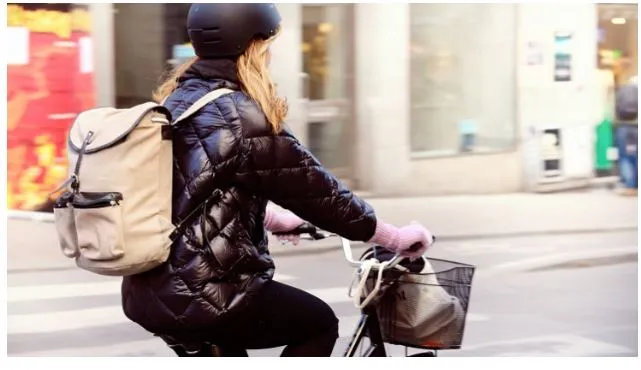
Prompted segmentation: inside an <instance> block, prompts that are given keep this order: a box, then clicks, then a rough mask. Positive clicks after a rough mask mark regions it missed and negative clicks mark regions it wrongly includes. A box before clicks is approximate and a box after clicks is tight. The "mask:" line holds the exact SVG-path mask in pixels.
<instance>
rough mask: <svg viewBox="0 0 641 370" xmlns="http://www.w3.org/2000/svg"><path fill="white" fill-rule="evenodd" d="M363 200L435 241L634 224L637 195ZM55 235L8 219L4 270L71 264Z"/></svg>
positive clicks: (328, 244)
mask: <svg viewBox="0 0 641 370" xmlns="http://www.w3.org/2000/svg"><path fill="white" fill-rule="evenodd" d="M369 202H370V204H371V205H372V206H373V207H374V209H376V212H377V215H378V216H379V217H380V218H381V219H383V220H385V221H386V222H389V223H392V224H395V225H404V224H407V223H408V222H410V221H413V220H416V221H418V222H421V223H422V224H424V225H425V226H427V227H428V228H429V229H430V230H432V231H433V232H434V234H435V235H436V236H437V238H438V239H440V240H452V239H476V238H495V237H510V236H523V235H537V234H551V233H561V234H564V233H583V232H608V231H617V230H635V229H637V214H638V213H637V198H632V197H621V196H618V195H616V194H615V193H613V192H608V191H590V192H577V193H556V194H501V195H482V196H450V197H424V198H393V199H383V198H373V199H369ZM56 238H57V237H56V235H55V231H54V226H53V224H52V223H51V222H37V221H31V220H25V219H14V218H11V219H9V220H8V240H7V242H8V269H9V271H16V270H31V269H49V268H53V269H56V268H67V267H73V266H74V264H73V261H71V260H68V259H66V258H65V257H63V256H62V253H61V252H60V250H59V249H58V244H57V239H56ZM270 245H271V250H272V254H274V255H296V254H302V253H316V252H321V251H324V250H328V249H333V248H337V247H338V246H339V243H338V242H337V240H336V239H332V240H324V241H319V242H314V243H310V244H308V243H306V242H303V243H301V245H298V246H291V245H287V246H281V245H280V244H279V243H278V242H276V241H273V242H272V243H271V244H270Z"/></svg>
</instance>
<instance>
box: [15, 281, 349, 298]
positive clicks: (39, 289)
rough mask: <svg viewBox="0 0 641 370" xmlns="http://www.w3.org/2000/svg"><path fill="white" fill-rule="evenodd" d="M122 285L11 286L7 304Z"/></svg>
mask: <svg viewBox="0 0 641 370" xmlns="http://www.w3.org/2000/svg"><path fill="white" fill-rule="evenodd" d="M274 280H278V281H281V282H285V281H292V280H296V278H295V277H293V276H290V275H281V274H276V275H275V276H274ZM120 284H121V281H120V279H117V278H114V279H113V280H108V281H104V282H92V283H72V284H52V285H26V286H10V287H8V288H7V302H9V303H11V302H23V301H34V300H41V299H55V298H73V297H92V296H100V295H109V294H120ZM346 291H347V290H346Z"/></svg>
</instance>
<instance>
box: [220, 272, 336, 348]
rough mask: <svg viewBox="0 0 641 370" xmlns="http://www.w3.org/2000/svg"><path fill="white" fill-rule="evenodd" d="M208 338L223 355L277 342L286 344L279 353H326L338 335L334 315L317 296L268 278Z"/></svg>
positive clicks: (274, 344) (279, 345) (267, 346)
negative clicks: (247, 303) (245, 305)
mask: <svg viewBox="0 0 641 370" xmlns="http://www.w3.org/2000/svg"><path fill="white" fill-rule="evenodd" d="M212 339H213V341H214V342H215V344H216V345H217V346H218V347H219V348H220V349H221V350H222V356H227V357H234V356H247V352H246V351H245V350H247V349H265V348H274V347H281V346H287V347H286V348H285V349H284V350H283V352H282V354H281V356H291V357H294V356H299V357H303V356H307V357H327V356H330V355H331V354H332V350H333V348H334V344H335V343H336V339H338V319H337V318H336V315H335V314H334V311H332V309H331V308H330V307H329V305H328V304H327V303H325V302H323V301H322V300H320V299H319V298H317V297H315V296H313V295H311V294H309V293H306V292H304V291H302V290H300V289H297V288H294V287H291V286H289V285H285V284H281V283H279V282H277V281H271V282H269V283H267V284H266V285H265V286H264V287H263V288H261V291H260V293H259V295H258V296H257V297H255V298H254V299H253V300H252V304H251V306H250V307H249V308H248V309H247V310H246V311H244V312H242V313H241V314H239V315H238V316H237V317H234V319H233V320H230V321H229V322H226V323H224V324H223V325H220V326H218V327H217V328H216V332H215V334H214V338H212Z"/></svg>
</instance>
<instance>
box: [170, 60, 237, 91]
mask: <svg viewBox="0 0 641 370" xmlns="http://www.w3.org/2000/svg"><path fill="white" fill-rule="evenodd" d="M192 79H197V80H203V81H215V80H224V81H227V82H231V83H232V84H234V85H239V84H240V81H239V79H238V72H237V69H236V61H235V60H233V59H198V60H197V61H196V62H195V63H194V64H192V65H191V66H190V67H189V68H188V69H187V71H185V73H183V75H182V76H181V77H180V78H179V80H178V81H179V82H185V81H188V80H192Z"/></svg>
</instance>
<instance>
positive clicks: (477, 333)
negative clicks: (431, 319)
mask: <svg viewBox="0 0 641 370" xmlns="http://www.w3.org/2000/svg"><path fill="white" fill-rule="evenodd" d="M325 242H328V241H325ZM337 242H338V241H337ZM277 247H278V248H282V247H281V246H277ZM306 247H308V248H309V247H311V246H310V244H309V243H303V244H302V245H299V246H287V248H296V249H299V248H300V249H304V248H306ZM362 251H363V248H362V246H360V247H357V248H356V249H355V255H357V256H358V255H360V253H361V252H362ZM430 255H431V256H433V257H438V258H445V259H452V260H456V261H460V262H466V263H470V264H474V265H476V266H477V267H478V269H477V274H476V277H475V281H474V287H473V289H472V299H471V307H470V313H469V316H468V321H467V330H466V336H465V340H464V343H463V350H460V351H448V352H441V353H440V354H439V355H441V356H637V355H638V351H637V348H638V343H637V332H638V326H637V322H638V321H637V319H638V314H637V312H638V307H637V302H638V298H637V292H638V287H637V281H638V278H637V270H638V267H637V231H636V230H630V231H612V232H600V233H577V234H561V235H540V236H527V237H525V236H524V237H504V238H495V239H492V238H485V239H471V240H451V241H443V242H439V243H437V244H436V245H435V246H434V248H433V250H432V251H431V252H430ZM275 258H276V263H277V273H278V276H277V279H278V280H280V281H283V282H287V283H289V284H293V285H295V286H297V287H300V288H303V289H306V290H308V291H309V292H311V293H313V294H316V295H317V296H319V297H321V298H323V299H324V300H326V301H327V302H328V303H330V304H331V306H332V307H333V309H334V310H335V312H336V314H337V316H338V317H339V319H340V322H341V325H340V335H341V338H340V339H339V341H338V343H337V345H336V349H335V353H334V355H337V356H340V355H341V353H342V351H343V349H344V348H345V346H346V344H347V342H348V340H349V335H350V334H351V331H352V329H353V327H354V326H355V324H356V321H357V319H358V312H357V310H356V309H355V308H354V307H353V305H352V303H351V301H350V298H349V297H348V296H347V286H348V284H349V282H350V281H351V274H352V270H351V269H350V267H349V266H348V265H347V264H346V263H345V261H344V258H343V255H342V251H340V250H337V249H326V250H319V251H317V252H316V253H311V254H300V255H286V254H283V255H277V256H276V257H275ZM36 259H37V258H36ZM10 262H11V261H10ZM34 263H35V264H36V265H37V261H36V262H34ZM8 285H9V288H8V315H9V316H8V338H7V342H8V354H9V356H173V352H172V351H171V350H169V349H168V348H166V347H165V346H164V344H163V342H162V341H161V340H159V339H157V338H154V337H153V336H152V335H151V334H149V333H147V332H145V331H144V330H142V329H140V328H139V327H137V326H136V325H135V324H133V323H130V322H128V321H127V319H126V318H125V317H124V315H123V314H122V311H121V308H120V297H119V279H117V278H106V277H100V276H96V275H92V274H89V273H86V272H83V271H81V270H78V269H77V268H74V267H72V266H71V265H68V266H67V267H64V266H58V267H56V268H52V269H45V268H35V269H16V270H14V271H10V272H9V275H8ZM390 350H391V353H392V354H395V355H399V354H402V353H403V349H401V348H398V347H395V348H392V347H391V346H390ZM279 353H280V349H270V350H262V351H252V352H250V355H251V356H277V355H278V354H279ZM410 353H413V352H412V351H410Z"/></svg>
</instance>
